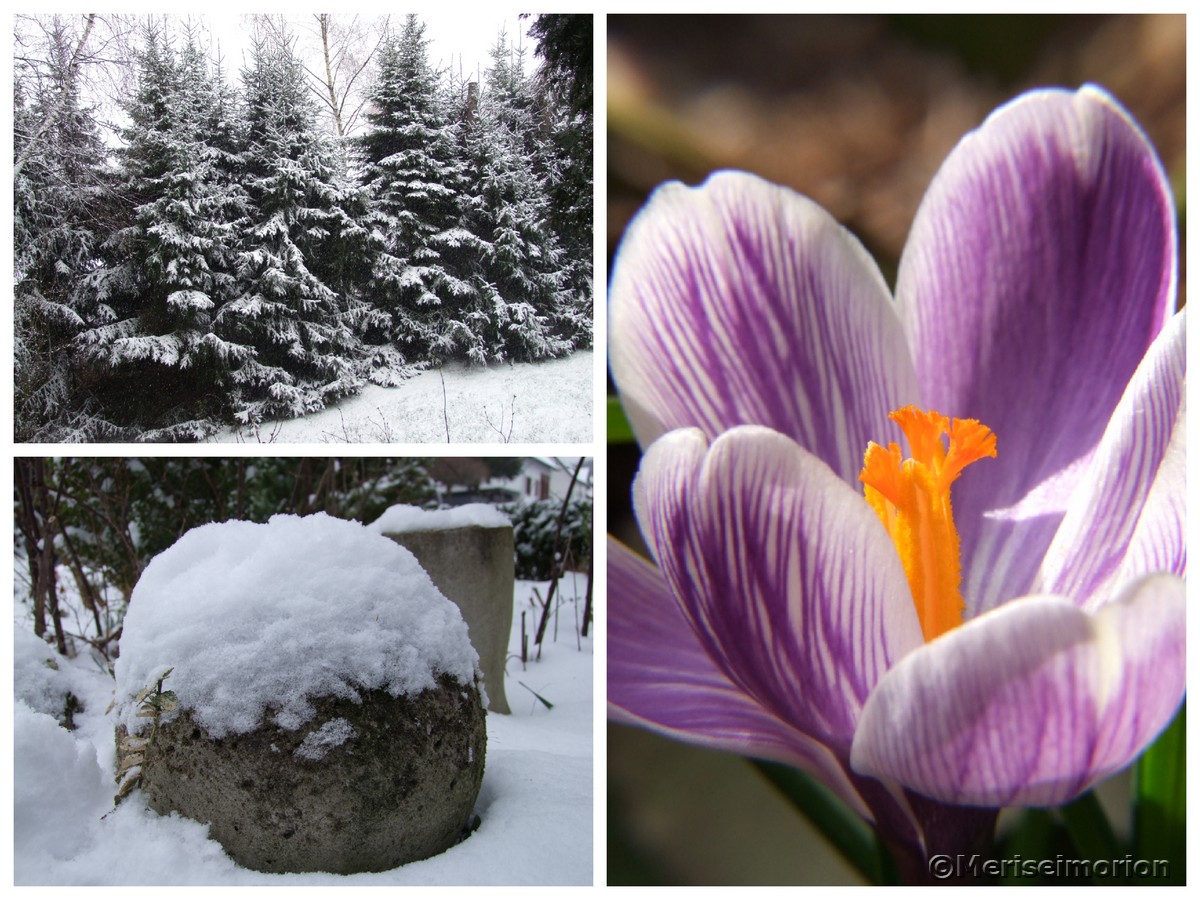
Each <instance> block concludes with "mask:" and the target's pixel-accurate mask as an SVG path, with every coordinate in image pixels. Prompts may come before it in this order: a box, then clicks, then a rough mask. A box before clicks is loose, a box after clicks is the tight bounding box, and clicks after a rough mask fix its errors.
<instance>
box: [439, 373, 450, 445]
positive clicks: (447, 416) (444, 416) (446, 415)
mask: <svg viewBox="0 0 1200 900" xmlns="http://www.w3.org/2000/svg"><path fill="white" fill-rule="evenodd" d="M438 378H440V379H442V419H443V420H444V421H445V423H446V443H447V444H448V443H450V414H449V413H448V412H447V411H446V376H445V375H443V374H442V370H441V369H438Z"/></svg>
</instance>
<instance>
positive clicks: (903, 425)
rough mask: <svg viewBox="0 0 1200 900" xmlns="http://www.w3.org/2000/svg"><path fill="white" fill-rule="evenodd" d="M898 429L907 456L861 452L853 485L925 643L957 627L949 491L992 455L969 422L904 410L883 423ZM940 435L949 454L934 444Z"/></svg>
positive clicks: (981, 428)
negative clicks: (885, 540) (906, 592)
mask: <svg viewBox="0 0 1200 900" xmlns="http://www.w3.org/2000/svg"><path fill="white" fill-rule="evenodd" d="M890 418H891V419H892V421H893V422H895V423H896V424H897V425H899V426H900V430H901V431H903V432H904V436H905V437H907V438H908V445H909V448H910V450H911V452H912V456H911V457H909V458H908V459H903V458H902V457H901V453H900V447H899V445H898V444H888V446H887V447H886V448H885V447H881V446H880V445H879V444H876V443H875V442H874V441H872V442H871V443H869V444H868V445H867V452H866V455H865V456H864V458H863V469H862V472H861V473H860V474H859V476H858V480H859V481H861V482H862V483H863V485H864V488H863V491H864V493H865V494H866V498H867V502H868V503H870V504H871V506H872V508H873V509H874V510H875V512H876V513H878V514H879V518H880V520H881V521H882V522H883V525H884V527H885V528H886V529H887V530H888V534H890V535H891V537H892V541H893V542H894V543H895V544H896V550H897V551H899V553H900V560H901V561H902V562H903V563H904V574H905V575H906V576H907V577H908V585H909V587H910V588H911V589H912V595H913V602H914V603H915V604H916V606H917V617H918V618H919V619H920V620H921V632H922V633H923V634H924V635H925V640H926V641H931V640H933V639H934V638H935V637H937V636H938V635H941V634H945V633H946V632H947V631H949V630H950V629H952V628H956V627H957V626H959V625H961V624H962V621H963V609H964V604H963V598H962V592H961V591H960V589H959V583H960V582H961V580H962V573H961V567H960V563H959V555H958V531H957V530H955V528H954V516H953V514H952V513H951V510H950V485H951V484H952V483H953V482H954V479H956V478H957V477H958V475H959V473H960V472H962V470H963V469H965V468H966V467H967V466H968V465H970V464H971V463H973V462H975V461H976V460H978V459H982V458H983V457H985V456H992V457H994V456H995V455H996V435H995V434H993V433H992V430H991V429H990V428H988V427H987V426H986V425H981V424H979V422H977V421H975V420H974V419H954V420H950V419H949V418H947V417H946V416H943V415H942V414H941V413H936V412H924V411H922V410H919V409H917V408H916V407H915V406H905V407H902V408H901V409H898V410H896V411H895V412H893V413H892V414H891V416H890ZM943 434H948V435H949V438H950V441H949V447H944V446H943V444H942V435H943Z"/></svg>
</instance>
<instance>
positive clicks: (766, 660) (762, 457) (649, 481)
mask: <svg viewBox="0 0 1200 900" xmlns="http://www.w3.org/2000/svg"><path fill="white" fill-rule="evenodd" d="M634 498H635V504H636V507H637V512H638V516H639V520H640V524H641V527H642V533H643V535H645V536H646V538H647V541H648V542H649V544H650V546H651V547H652V548H653V552H654V554H655V557H656V558H657V559H658V561H659V565H660V567H661V569H662V571H663V574H664V575H665V576H666V579H667V582H668V584H669V585H670V586H671V590H672V593H673V594H674V595H675V597H676V598H677V599H678V600H679V601H680V604H681V606H682V608H683V611H684V615H685V617H686V619H687V621H688V622H689V623H690V624H691V626H692V628H693V630H694V631H695V633H696V634H697V636H698V638H699V641H700V644H701V646H702V647H703V648H704V650H705V651H706V653H707V654H708V655H709V656H710V657H711V658H712V660H713V661H714V662H715V663H716V665H717V667H718V668H719V669H720V670H721V671H722V672H723V673H724V674H725V675H726V676H728V677H729V679H730V680H731V681H732V682H733V683H734V684H735V685H737V686H738V687H739V688H740V689H741V690H743V691H744V692H745V693H747V694H749V695H750V696H751V697H753V698H754V699H755V700H756V701H758V702H759V703H761V704H762V705H763V706H764V707H765V708H767V709H768V710H770V711H771V712H773V713H774V714H775V715H777V716H778V717H779V718H781V719H782V720H784V721H786V722H789V723H791V724H792V725H793V726H795V727H796V728H797V729H799V730H800V731H802V732H804V733H805V734H808V735H809V736H811V737H813V738H815V739H816V740H818V741H820V742H821V743H823V744H826V745H827V746H829V747H830V748H831V749H832V750H833V751H834V752H835V754H839V755H844V754H845V752H846V751H847V750H848V749H849V746H850V740H851V737H852V735H853V733H854V728H855V724H856V722H857V719H858V713H859V710H860V709H861V707H862V704H863V703H864V702H865V701H866V698H867V696H868V695H869V694H870V692H871V690H872V689H873V688H874V686H875V684H876V682H877V681H878V680H879V679H880V677H882V675H883V673H884V672H886V671H887V669H888V668H889V667H890V666H891V665H892V664H893V663H894V662H895V661H896V660H897V659H899V658H901V657H902V656H903V655H904V654H905V653H907V652H908V651H909V650H911V649H912V648H914V647H916V646H918V645H919V644H920V643H921V631H920V626H919V624H918V622H917V615H916V610H915V608H914V606H913V602H912V597H911V594H910V593H909V589H908V584H907V582H906V581H905V577H904V570H903V567H902V566H901V564H900V559H899V556H898V555H897V553H896V549H895V546H894V545H893V544H892V542H891V540H890V539H889V538H888V536H887V533H886V532H885V531H884V529H883V526H882V525H881V524H880V522H879V520H878V518H877V517H876V515H875V513H874V511H873V510H871V508H870V507H869V506H868V505H867V503H866V501H865V500H863V498H862V497H861V496H860V495H859V494H858V493H857V492H856V491H854V490H853V489H852V488H850V487H849V486H848V485H846V484H845V483H844V482H842V481H841V480H840V479H839V478H838V477H837V476H836V475H835V474H834V473H833V471H832V470H830V468H829V467H828V466H826V465H825V464H824V463H823V462H821V461H820V460H819V459H817V458H816V457H814V456H813V455H811V454H810V453H808V452H807V451H805V450H804V449H802V448H801V447H800V446H799V445H797V444H796V443H795V442H794V441H792V440H791V439H790V438H788V437H786V436H785V435H782V434H779V433H778V432H774V431H771V430H769V429H766V428H761V427H757V426H743V427H740V428H734V429H732V430H730V431H728V432H726V433H725V434H723V435H722V436H721V437H719V438H718V439H717V440H716V441H714V442H713V444H712V446H711V447H708V446H707V443H706V441H705V438H704V435H703V434H702V433H701V432H700V431H699V430H697V429H688V430H683V431H676V432H672V433H670V434H668V435H666V436H664V437H662V438H660V439H659V440H658V441H656V442H655V443H654V444H652V445H651V446H650V448H649V450H648V451H647V453H646V456H645V457H644V458H643V460H642V467H641V470H640V472H639V473H638V478H637V481H636V482H635V485H634Z"/></svg>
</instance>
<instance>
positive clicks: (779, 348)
mask: <svg viewBox="0 0 1200 900" xmlns="http://www.w3.org/2000/svg"><path fill="white" fill-rule="evenodd" d="M609 294H610V298H611V300H610V310H609V329H610V331H609V333H610V341H609V360H610V363H611V366H612V373H613V380H614V381H615V382H616V385H617V388H618V390H619V392H620V394H621V401H622V403H623V404H624V405H625V409H626V412H627V413H628V414H629V417H630V420H631V422H632V423H633V427H634V431H635V432H636V433H637V436H638V440H639V442H640V443H641V444H642V446H643V447H645V446H647V445H648V444H649V443H650V442H652V441H653V440H654V439H655V438H657V437H658V436H659V435H661V434H663V433H665V432H667V431H670V430H672V429H675V428H685V427H693V426H694V427H698V428H700V429H701V430H703V431H704V433H705V434H706V435H707V436H708V437H709V438H710V439H711V438H715V437H716V436H717V435H719V434H720V433H721V432H723V431H725V430H727V429H729V428H731V427H733V426H735V425H740V424H752V425H766V426H768V427H770V428H773V429H775V430H776V431H780V432H782V433H784V434H787V435H789V436H791V437H792V438H793V439H795V440H797V441H798V442H799V443H800V444H801V445H802V446H804V447H805V448H807V449H808V450H809V451H810V452H811V453H814V454H815V455H816V456H818V457H819V458H821V459H822V460H824V461H825V462H826V463H828V464H829V465H830V466H831V467H832V468H833V469H834V471H835V472H837V473H838V474H839V475H840V476H841V477H842V478H843V479H845V480H846V481H848V482H851V483H857V482H856V479H857V478H858V472H859V469H860V468H861V467H862V457H863V451H864V450H865V449H866V446H867V442H868V441H869V440H879V439H880V436H881V434H891V433H892V429H891V427H890V423H889V422H888V420H887V414H888V413H889V412H890V411H891V410H893V409H896V408H897V407H899V406H903V405H905V404H908V403H914V402H916V398H917V392H916V388H915V384H916V383H915V380H914V377H913V370H912V361H911V359H910V356H909V350H908V347H907V345H906V344H905V341H904V337H903V333H902V329H901V327H900V323H899V320H898V318H897V315H896V310H895V304H894V303H893V302H892V300H891V297H890V295H889V292H888V289H887V285H886V284H885V283H884V280H883V277H882V275H880V273H879V269H878V268H877V267H876V265H875V263H874V261H873V260H872V259H871V258H870V256H869V255H868V254H867V252H866V251H865V250H864V249H863V247H862V245H861V244H860V243H859V242H858V240H857V239H856V238H854V237H853V235H851V234H850V233H849V232H848V231H846V230H845V229H844V228H842V227H841V226H840V225H838V224H837V222H836V221H834V219H833V218H832V217H831V216H830V215H829V214H828V213H827V212H825V211H824V210H823V209H821V208H820V207H819V206H817V205H816V204H815V203H813V202H812V201H810V200H808V199H807V198H805V197H802V196H800V195H799V194H796V193H795V192H793V191H790V190H788V189H786V188H782V187H778V186H776V185H773V184H770V183H769V182H766V181H763V180H762V179H760V178H757V177H755V176H753V175H747V174H744V173H738V172H723V173H718V174H716V175H713V176H712V177H711V178H709V179H708V181H707V182H705V183H704V185H702V186H701V187H699V188H687V187H684V186H683V185H681V184H678V183H674V184H667V185H664V186H662V187H660V188H659V189H658V190H657V191H655V193H654V195H653V197H651V199H650V201H649V203H648V204H647V205H646V207H645V208H644V209H643V210H642V211H641V212H640V213H639V214H638V216H637V217H636V218H635V219H634V221H633V222H632V223H631V224H630V226H629V229H628V231H627V232H626V234H625V238H624V240H623V241H622V242H621V247H620V250H619V252H618V253H617V257H616V260H615V262H614V264H613V276H612V284H611V286H610V288H609ZM885 429H886V431H885Z"/></svg>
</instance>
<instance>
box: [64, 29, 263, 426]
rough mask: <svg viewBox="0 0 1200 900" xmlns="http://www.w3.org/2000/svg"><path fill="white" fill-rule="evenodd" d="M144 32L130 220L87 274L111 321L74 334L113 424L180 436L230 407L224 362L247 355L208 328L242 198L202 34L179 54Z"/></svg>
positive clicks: (187, 39) (129, 155)
mask: <svg viewBox="0 0 1200 900" xmlns="http://www.w3.org/2000/svg"><path fill="white" fill-rule="evenodd" d="M143 40H144V46H143V48H142V50H141V52H140V53H139V55H138V59H137V63H138V90H137V93H136V95H135V96H134V98H133V100H132V102H131V104H130V106H129V116H130V125H129V127H128V128H127V129H126V130H125V133H124V138H125V147H124V148H123V149H122V151H121V162H122V173H123V177H124V181H125V185H124V188H125V191H126V195H127V197H128V201H129V208H130V221H129V223H128V225H127V226H126V227H124V228H122V229H120V230H118V231H117V232H116V233H115V234H114V235H113V236H112V237H111V238H110V239H109V241H108V243H107V246H106V250H107V252H108V255H109V257H110V265H109V266H107V267H106V268H104V269H102V270H100V271H97V272H96V273H94V274H93V276H92V278H91V279H90V281H91V285H92V288H93V290H94V295H95V297H96V299H97V300H98V302H100V303H101V304H102V305H101V307H100V309H101V311H102V313H103V314H104V315H103V316H102V317H101V321H104V319H107V321H106V322H104V324H101V325H98V326H97V327H95V328H92V329H91V330H89V331H88V332H85V333H84V334H83V335H81V337H80V343H81V344H82V346H83V347H84V354H83V355H84V358H85V360H86V365H85V366H84V367H83V371H84V373H85V378H86V379H87V381H88V386H89V387H90V388H91V389H92V390H93V391H94V392H95V393H96V395H97V396H99V397H100V398H101V400H102V401H103V402H104V405H105V408H106V410H107V412H108V414H109V415H110V416H111V417H112V419H113V420H114V421H115V422H116V423H118V424H120V425H124V426H129V427H132V428H137V429H141V431H142V433H141V435H140V437H141V438H142V439H148V440H172V439H184V440H187V439H195V438H198V437H201V436H203V435H204V434H205V433H207V432H208V431H210V430H211V429H212V428H213V427H214V422H215V420H216V419H218V418H220V417H222V415H223V414H224V413H225V412H226V410H227V400H226V396H227V394H228V389H229V383H230V369H231V367H233V366H237V365H241V364H244V363H245V362H246V361H247V359H248V356H249V354H248V353H247V352H246V351H245V350H244V349H243V348H240V347H237V346H234V345H230V344H228V343H227V342H225V341H222V340H221V339H219V338H218V337H217V336H216V335H214V334H213V333H212V320H213V313H214V311H215V310H216V309H217V308H218V307H220V305H221V304H223V303H225V302H227V301H228V300H229V299H230V298H231V296H232V295H233V293H234V291H235V289H236V283H235V279H234V273H233V267H234V263H235V252H236V241H237V238H238V233H239V229H240V226H241V224H242V222H243V220H244V216H245V205H246V204H245V196H244V193H243V192H242V191H241V189H240V188H239V187H238V186H237V184H236V183H235V180H234V179H235V178H236V175H237V173H236V172H235V171H234V170H233V165H232V163H231V160H230V158H229V154H230V152H231V150H232V148H231V147H230V146H226V147H225V148H218V147H215V146H214V144H213V139H214V128H215V127H216V126H218V125H219V124H220V123H221V122H223V121H225V120H226V119H227V118H228V115H229V111H228V109H227V108H226V107H227V106H228V103H229V97H228V91H227V89H225V88H224V87H223V86H221V85H220V84H219V83H218V82H217V81H216V79H215V78H214V75H213V73H212V72H211V71H210V69H209V65H208V60H207V58H206V56H205V54H204V52H203V51H202V50H201V49H200V47H199V44H198V38H197V36H196V35H195V34H194V33H192V32H191V31H187V32H185V35H184V40H183V48H182V50H181V52H179V53H178V54H177V53H176V52H175V51H174V49H173V48H172V46H171V44H170V41H169V39H168V38H167V37H166V36H165V35H164V34H163V33H162V32H161V30H160V29H159V28H158V27H157V26H156V25H154V24H153V23H151V24H150V25H149V26H148V27H147V29H146V32H145V34H144V38H143ZM227 131H228V129H227ZM216 136H217V137H218V138H223V139H224V140H225V141H226V143H227V144H228V143H229V142H230V140H231V138H230V135H229V134H228V133H226V134H224V135H222V134H221V133H220V132H216Z"/></svg>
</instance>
